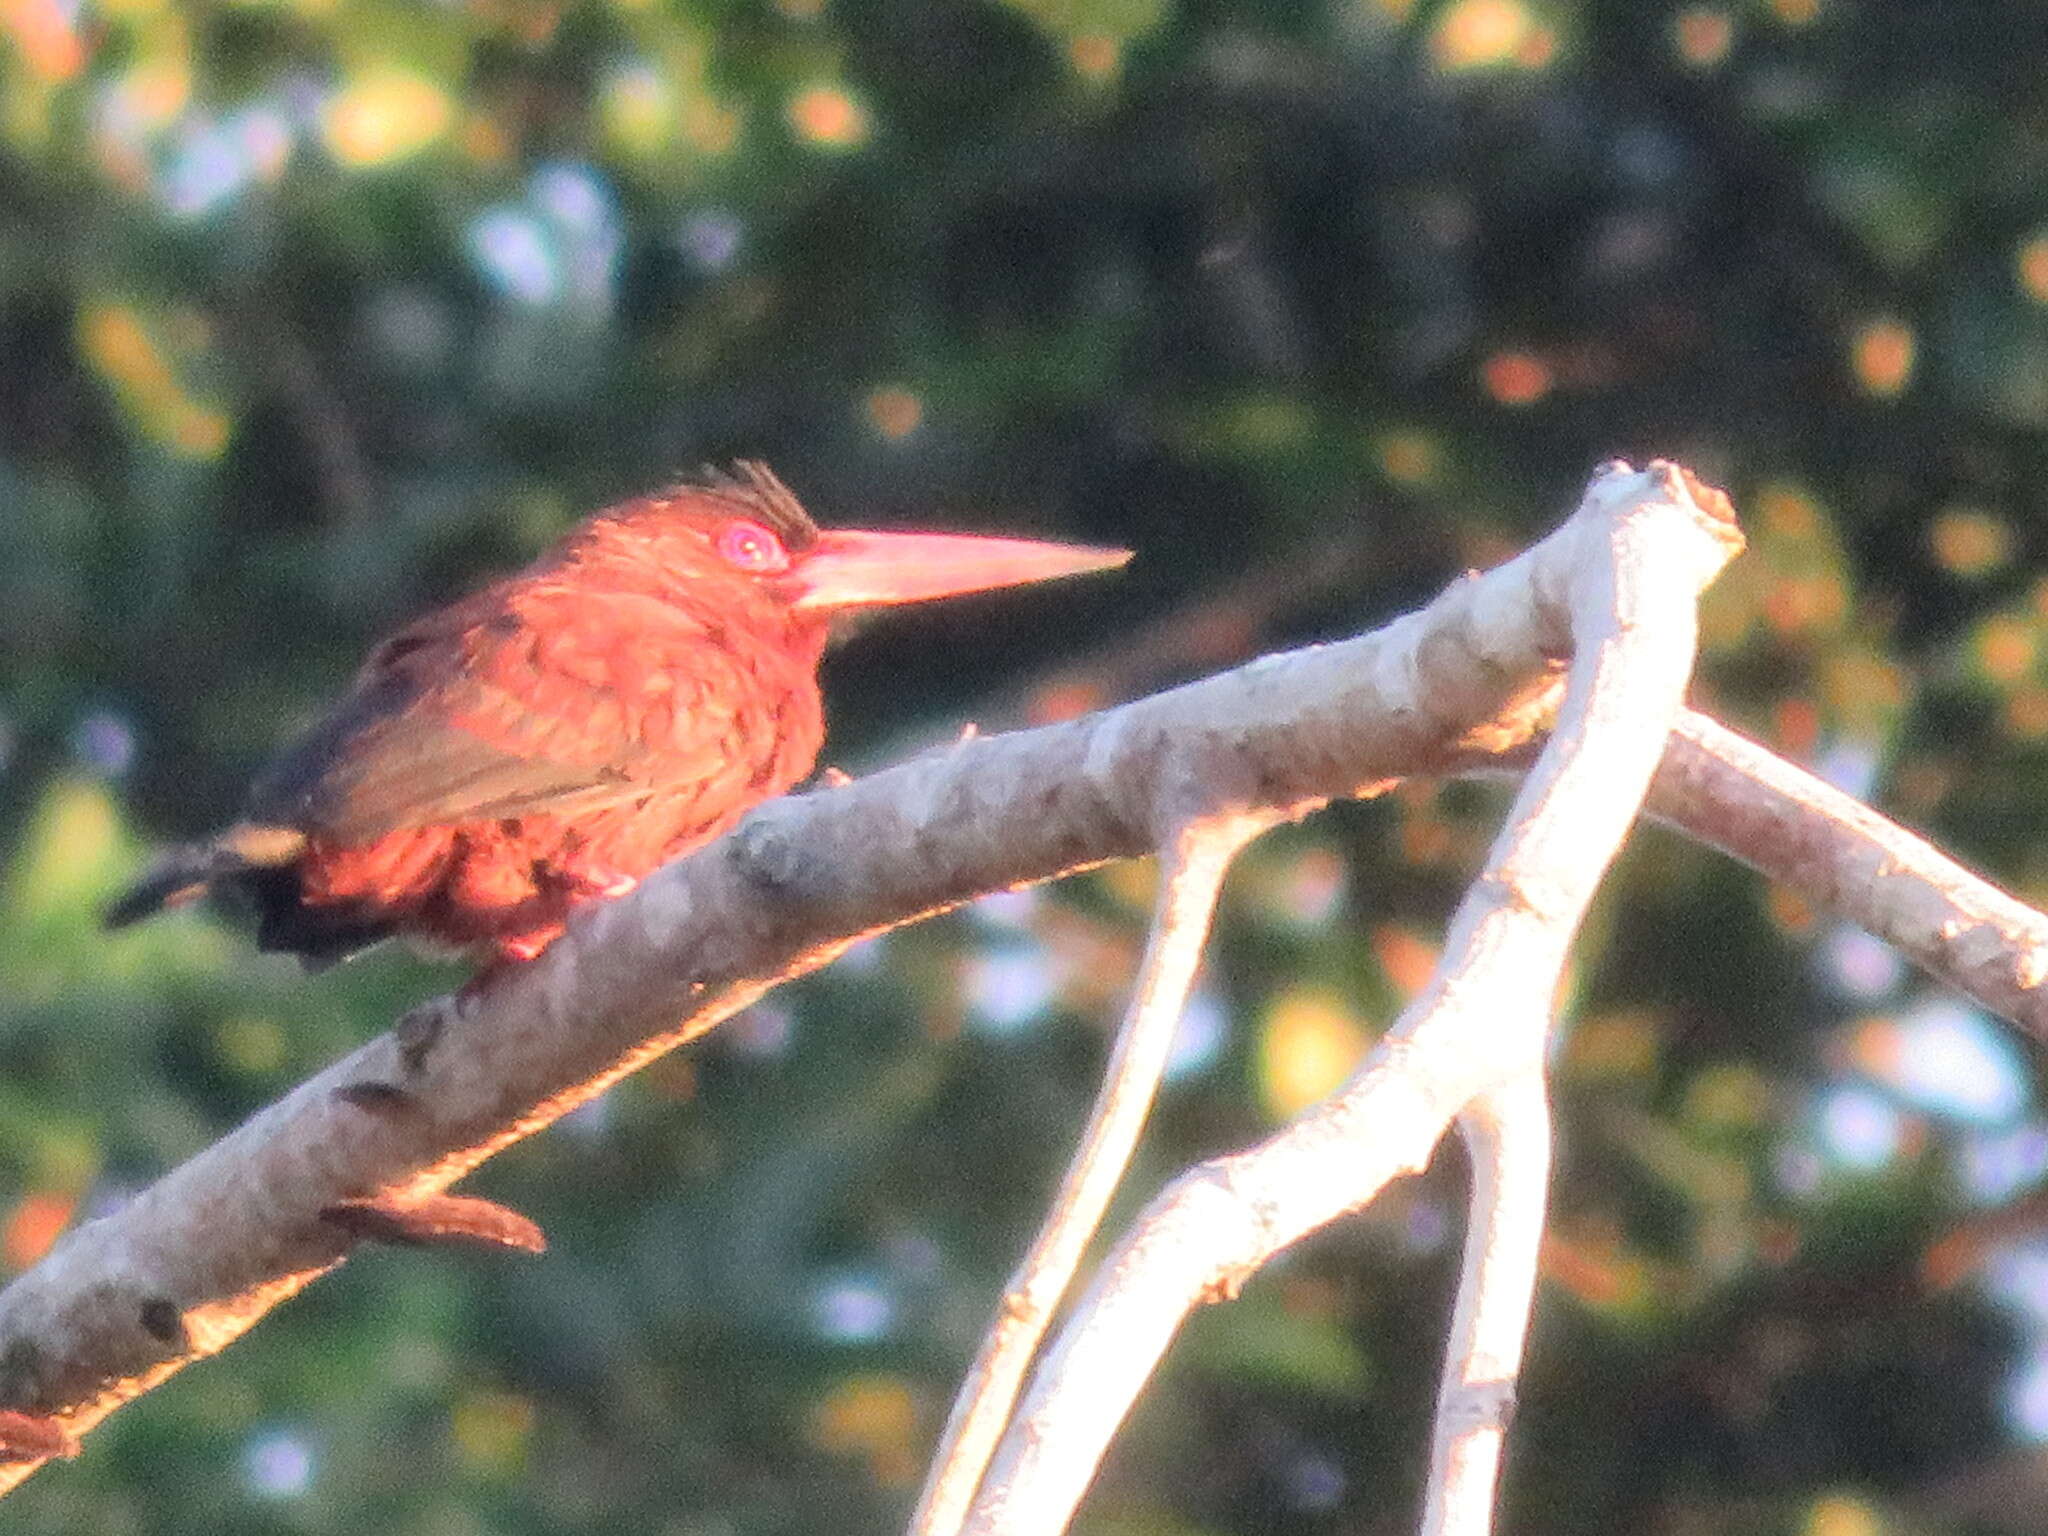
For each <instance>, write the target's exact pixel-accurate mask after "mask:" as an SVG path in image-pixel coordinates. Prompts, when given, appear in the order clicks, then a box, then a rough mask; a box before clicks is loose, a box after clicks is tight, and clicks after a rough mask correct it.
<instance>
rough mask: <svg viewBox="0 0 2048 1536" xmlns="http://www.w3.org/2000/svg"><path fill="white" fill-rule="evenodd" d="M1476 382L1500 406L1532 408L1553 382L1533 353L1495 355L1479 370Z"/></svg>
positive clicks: (1544, 366)
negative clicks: (1477, 381) (1527, 406)
mask: <svg viewBox="0 0 2048 1536" xmlns="http://www.w3.org/2000/svg"><path fill="white" fill-rule="evenodd" d="M1479 382H1480V385H1481V387H1483V388H1484V389H1485V390H1486V392H1487V393H1488V394H1489V395H1491V396H1492V397H1493V398H1494V399H1495V400H1497V401H1499V402H1500V403H1501V404H1502V405H1513V406H1522V405H1534V404H1535V403H1536V402H1537V401H1539V400H1541V399H1542V398H1543V397H1544V396H1545V395H1547V394H1549V393H1550V389H1551V385H1552V384H1553V383H1554V382H1555V379H1554V378H1553V377H1552V375H1551V372H1550V369H1549V367H1548V366H1547V365H1546V364H1545V363H1544V361H1543V360H1542V359H1541V358H1540V357H1537V356H1536V355H1535V354H1534V353H1533V352H1518V351H1512V350H1511V351H1504V352H1496V353H1494V354H1493V356H1491V357H1489V358H1488V359H1487V360H1486V361H1485V362H1484V363H1482V364H1480V366H1479Z"/></svg>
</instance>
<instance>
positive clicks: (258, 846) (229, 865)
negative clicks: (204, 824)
mask: <svg viewBox="0 0 2048 1536" xmlns="http://www.w3.org/2000/svg"><path fill="white" fill-rule="evenodd" d="M305 846H306V835H305V833H303V832H299V831H297V830H295V829H293V828H291V827H264V826H254V825H251V824H250V823H247V822H243V823H240V824H238V825H236V826H232V827H230V828H228V830H227V831H225V832H223V833H222V834H221V835H220V836H219V837H215V838H210V839H208V840H207V841H205V842H202V843H182V844H180V845H179V846H178V847H176V848H169V849H166V850H165V851H164V852H163V853H160V854H158V855H157V857H156V860H155V862H153V863H152V864H151V865H150V866H149V868H148V870H147V871H145V872H144V874H143V876H142V878H141V879H140V880H138V881H136V882H135V884H133V885H131V886H130V887H129V888H128V889H127V890H126V891H125V892H123V893H122V895H121V896H120V897H119V898H118V899H116V900H115V901H114V902H113V903H112V904H111V905H109V906H108V907H107V909H106V911H105V912H104V913H102V914H101V917H100V921H101V923H102V924H103V925H104V926H105V927H107V928H109V929H113V928H126V927H127V926H128V925H129V924H130V923H139V922H141V921H142V919H144V918H145V917H150V916H153V915H155V914H156V913H158V912H160V911H162V910H163V909H164V908H165V907H176V906H182V905H184V903H186V902H188V901H193V900H196V899H197V898H199V897H200V896H203V895H204V894H205V893H206V888H207V887H208V886H210V885H212V884H213V883H214V881H216V880H222V879H225V878H227V877H228V876H231V875H238V874H244V873H246V872H248V871H249V870H252V869H271V868H275V867H277V866H278V865H281V864H289V863H290V862H291V861H292V860H293V859H295V858H297V857H298V856H299V854H300V852H301V851H302V850H303V849H304V848H305Z"/></svg>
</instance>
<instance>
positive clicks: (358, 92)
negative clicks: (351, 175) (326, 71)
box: [320, 68, 455, 170]
mask: <svg viewBox="0 0 2048 1536" xmlns="http://www.w3.org/2000/svg"><path fill="white" fill-rule="evenodd" d="M454 120H455V104H454V103H453V102H452V101H451V100H449V98H448V94H447V92H445V91H443V90H442V89H441V88H440V87H439V86H438V85H436V84H434V82H433V81H431V80H428V79H425V78H423V77H422V76H419V75H415V74H413V73H411V72H410V71H408V70H401V69H389V68H386V69H378V70H375V71H372V72H371V73H368V74H365V75H362V76H360V77H358V78H357V79H355V80H353V81H351V82H350V83H349V84H347V85H345V86H343V87H342V89H341V90H340V91H338V92H336V93H335V95H334V96H333V97H332V98H330V99H329V101H328V103H327V105H326V107H325V109H324V110H323V111H322V112H321V114H320V137H321V140H322V142H323V143H325V144H326V146H327V152H328V153H329V154H330V155H332V156H333V157H334V158H335V160H336V162H337V163H339V164H341V165H345V166H349V167H351V168H352V169H356V170H368V169H372V168H374V167H376V166H380V165H390V164H392V163H393V162H394V161H398V160H404V159H406V158H408V157H409V156H412V155H416V154H418V153H419V152H420V151H421V150H423V149H425V148H427V146H429V145H430V144H432V143H434V142H435V141H436V140H437V139H439V138H440V137H441V136H442V135H443V134H444V133H446V132H447V131H448V128H449V125H450V124H451V123H453V122H454Z"/></svg>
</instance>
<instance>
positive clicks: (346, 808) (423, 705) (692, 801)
mask: <svg viewBox="0 0 2048 1536" xmlns="http://www.w3.org/2000/svg"><path fill="white" fill-rule="evenodd" d="M742 468H743V474H744V478H742V479H733V480H726V479H719V480H715V481H713V482H712V483H710V484H707V485H703V486H689V487H680V488H677V489H675V490H672V491H670V492H667V493H665V494H663V495H659V496H653V497H647V498H643V499H641V500H637V501H632V502H628V503H625V504H624V505H622V506H619V507H615V508H613V509H611V510H609V511H607V512H604V513H600V514H599V515H598V516H596V517H594V518H592V519H591V520H589V521H588V522H586V523H584V524H582V525H581V526H580V527H579V528H577V529H576V530H575V531H574V532H573V533H571V534H570V535H569V536H568V537H567V538H565V539H564V540H563V541H562V542H561V543H559V544H558V545H556V546H555V547H554V548H553V549H552V550H550V551H549V552H548V553H547V554H545V555H544V556H542V557H541V559H539V560H538V561H536V562H535V563H534V564H533V565H531V566H529V567H528V568H527V569H526V570H524V571H521V572H520V573H518V574H517V575H514V576H511V577H507V578H505V579H504V580H501V581H499V582H497V583H495V584H494V585H492V586H489V587H487V588H485V589H484V590H483V591H480V592H478V593H476V594H475V595H473V596H471V597H469V598H467V599H464V600H463V601H461V602H458V603H456V604H454V605H453V606H451V607H448V608H445V609H442V610H440V611H439V612H436V613H432V614H429V615H427V616H426V617H424V618H422V619H420V620H418V621H416V622H414V623H413V624H411V625H409V626H408V627H406V628H405V629H403V630H401V631H399V632H398V633H397V634H396V635H394V636H392V637H391V638H390V639H389V640H386V641H385V642H384V643H383V644H381V645H379V646H378V647H377V648H376V649H375V650H374V651H372V652H371V654H370V656H369V658H368V659H367V660H366V661H365V663H364V664H363V667H362V670H361V671H360V672H359V673H358V674H357V676H356V679H355V682H354V684H353V685H352V687H351V688H350V690H349V692H348V693H347V694H346V695H345V696H344V697H343V698H342V699H341V701H340V702H339V703H338V704H337V705H336V706H335V708H334V709H333V710H332V711H331V712H330V713H329V714H328V716H327V717H326V718H325V719H324V720H322V721H321V722H320V723H319V724H318V725H316V726H315V727H314V728H313V729H312V730H311V731H309V732H308V733H307V734H306V735H305V736H304V737H302V738H301V739H300V740H299V741H298V742H296V743H295V744H294V745H293V746H291V747H290V748H289V749H287V751H286V752H285V753H284V754H283V756H282V757H280V758H279V760H278V761H277V762H276V763H275V764H274V765H273V766H272V768H271V769H270V771H269V772H268V773H266V774H265V775H264V776H263V777H262V778H261V779H259V780H258V782H257V783H256V785H255V786H254V788H253V789H252V791H251V794H250V801H249V807H248V813H247V815H246V816H245V818H244V819H243V820H242V821H241V822H239V823H237V824H236V825H235V826H234V827H231V828H229V829H228V830H227V831H226V832H225V833H223V834H221V835H220V837H218V838H216V839H213V840H211V841H209V842H206V843H202V844H194V845H191V846H188V847H185V848H180V849H175V850H172V852H170V853H169V854H167V855H165V856H164V857H163V858H162V859H160V860H159V861H158V863H157V865H156V866H155V867H154V868H153V869H152V870H151V872H150V873H149V874H148V875H147V876H145V877H144V879H143V880H142V881H141V882H140V883H139V884H138V885H137V886H136V888H135V889H134V890H133V891H131V892H130V893H129V894H128V895H127V896H126V897H124V898H123V899H122V900H121V901H120V902H118V903H116V904H115V906H114V908H113V909H112V910H111V911H110V912H109V914H108V920H109V922H110V924H113V925H116V926H118V925H120V924H122V923H126V922H130V921H133V920H135V919H136V918H139V917H142V916H146V915H147V914H148V913H149V912H152V911H154V910H156V909H157V908H158V907H160V906H162V905H164V904H166V903H167V902H172V901H177V900H180V899H183V898H185V897H187V896H190V895H195V894H197V893H198V892H199V891H200V890H201V889H204V888H205V887H207V886H209V885H214V886H228V887H233V888H236V889H239V890H240V891H242V892H243V893H245V894H246V895H247V896H249V897H250V898H253V902H254V905H255V907H256V909H257V914H258V942H259V943H260V944H261V945H263V946H264V947H266V948H273V949H285V950H291V951H294V952H296V953H298V954H300V955H302V956H303V957H305V958H306V959H307V960H308V962H309V963H318V962H321V961H326V960H331V959H334V958H338V957H339V956H341V955H345V954H347V953H350V952H351V951H353V950H355V949H357V948H360V947H362V946H363V945H364V944H367V943H371V942H374V941H375V940H376V939H378V938H381V937H384V936H385V935H387V934H390V933H402V934H406V935H409V936H413V937H416V938H420V939H424V940H427V941H430V942H432V943H435V944H437V945H441V946H453V947H456V948H461V949H467V950H486V951H488V952H492V953H495V954H496V955H498V956H501V957H505V958H525V957H527V956H530V955H532V954H535V953H538V951H539V950H540V949H541V948H542V947H544V946H545V945H546V944H547V942H548V941H549V940H551V939H552V938H553V937H554V936H555V935H556V934H557V933H559V932H560V931H561V927H562V923H563V921H564V919H565V918H566V916H567V915H568V913H569V911H570V909H571V908H572V907H574V906H575V905H576V904H577V903H578V902H581V901H585V900H589V899H592V898H594V897H601V896H609V895H616V894H618V893H620V892H621V891H623V890H626V889H629V888H630V887H631V886H632V885H633V884H634V883H635V882H636V881H638V880H639V879H640V878H642V877H643V876H645V875H646V874H647V873H648V872H650V871H651V870H653V869H654V868H656V867H657V866H659V865H660V864H662V863H665V862H667V861H668V860H669V859H672V858H675V857H678V856H680V855H681V854H683V853H686V852H688V851H689V850H690V849H692V848H694V847H697V846H698V845H700V844H702V843H704V842H706V841H708V840H710V839H711V838H713V837H715V836H717V835H718V834H719V833H721V832H723V831H725V830H726V829H727V828H728V827H730V826H731V825H732V824H733V823H734V822H735V821H737V820H738V818H739V817H740V816H741V815H742V814H743V813H744V812H745V811H746V810H747V809H748V808H749V807H750V806H752V805H754V804H756V803H757V802H759V801H761V800H763V799H766V798H768V797H769V796H771V795H775V794H779V793H781V792H782V791H783V790H785V789H787V788H789V787H790V786H791V785H793V784H794V783H796V782H797V781H798V780H799V779H801V778H802V777H803V776H804V775H805V774H806V773H808V772H809V771H810V768H811V765H812V764H813V762H814V761H815V760H816V758H817V754H818V750H819V747H820V746H821V744H822V742H823V740H824V717H823V711H822V706H821V702H820V699H819V694H818V686H817V667H818V662H819V659H820V657H821V656H822V655H823V653H824V649H825V643H826V639H827V632H828V629H829V626H830V620H831V618H832V616H833V615H834V614H835V613H838V612H843V611H845V610H847V609H851V608H857V607H864V606H869V605H873V604H878V603H889V602H907V601H917V600H920V599H923V598H926V597H936V596H942V595H945V594H947V593H950V592H958V591H971V590H975V589H977V588H982V587H989V586H997V585H1004V584H1008V583H1011V582H1017V581H1030V580H1038V579H1041V578H1044V577H1047V576H1053V575H1061V574H1066V573H1069V572H1075V571H1082V570H1094V569H1100V568H1103V567H1105V566H1107V565H1112V564H1116V563H1118V562H1120V560H1121V559H1122V558H1123V554H1122V552H1121V551H1103V550H1084V549H1074V548H1068V547H1065V546H1060V545H1048V544H1035V543H1027V542H1023V541H1017V540H998V539H970V538H960V537H955V536H947V535H920V534H873V533H865V532H859V531H821V530H819V529H818V528H817V527H816V526H815V525H814V524H812V522H811V521H810V519H809V518H808V517H807V516H806V515H805V514H804V512H803V510H802V509H801V508H800V507H799V506H798V505H797V503H796V500H795V498H794V497H792V496H791V495H790V493H789V492H788V491H787V490H786V489H785V488H784V487H783V486H782V485H781V484H780V482H778V481H777V480H776V479H775V478H774V477H773V476H772V475H770V474H769V473H768V472H767V470H766V469H764V468H762V467H760V466H758V465H747V466H743V467H742Z"/></svg>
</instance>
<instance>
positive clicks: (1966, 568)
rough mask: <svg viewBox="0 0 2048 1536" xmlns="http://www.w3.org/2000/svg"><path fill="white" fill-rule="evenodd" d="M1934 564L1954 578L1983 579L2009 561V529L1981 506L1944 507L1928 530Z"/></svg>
mask: <svg viewBox="0 0 2048 1536" xmlns="http://www.w3.org/2000/svg"><path fill="white" fill-rule="evenodd" d="M1927 547H1928V548H1929V549H1930V550H1931V551H1932V552H1933V555H1934V561H1935V564H1937V565H1939V566H1940V567H1941V568H1942V569H1943V570H1945V571H1948V572H1950V573H1951V574H1953V575H1956V576H1984V575H1988V574H1990V573H1991V572H1993V571H1996V570H1998V569H2000V568H2001V567H2003V566H2004V565H2005V564H2006V562H2007V561H2008V560H2010V559H2011V558H2012V530H2011V529H2010V528H2009V527H2007V526H2006V523H2005V520H2004V519H2003V518H2000V517H1998V516H1997V515H1996V514H1995V513H1991V512H1987V511H1985V510H1984V509H1983V508H1981V507H1944V508H1943V509H1942V510H1941V511H1940V512H1938V513H1937V514H1935V518H1934V521H1933V522H1932V523H1930V524H1929V525H1928V528H1927Z"/></svg>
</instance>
